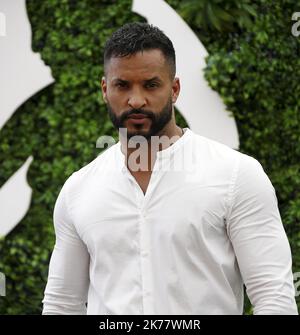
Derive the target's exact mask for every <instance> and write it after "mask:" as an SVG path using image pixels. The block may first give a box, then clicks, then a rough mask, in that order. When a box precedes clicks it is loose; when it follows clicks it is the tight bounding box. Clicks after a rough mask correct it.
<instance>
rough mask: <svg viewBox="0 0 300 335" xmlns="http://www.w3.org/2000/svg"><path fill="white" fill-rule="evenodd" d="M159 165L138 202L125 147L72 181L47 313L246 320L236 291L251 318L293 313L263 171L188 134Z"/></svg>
mask: <svg viewBox="0 0 300 335" xmlns="http://www.w3.org/2000/svg"><path fill="white" fill-rule="evenodd" d="M156 157H157V158H156V161H155V165H154V169H153V170H154V171H153V172H152V175H151V179H150V182H149V185H148V188H147V191H146V193H145V194H144V193H143V191H142V190H141V188H140V186H139V185H138V183H137V181H136V180H135V178H134V177H133V176H132V175H131V173H130V172H129V170H128V168H127V166H126V163H125V162H126V161H125V155H124V154H123V152H122V151H121V143H120V141H119V142H118V143H116V144H115V145H113V146H111V147H110V148H109V149H107V150H105V151H104V152H103V153H102V154H100V155H99V156H98V157H97V158H96V159H94V160H93V161H92V162H91V163H89V164H88V165H86V166H85V167H83V168H82V169H80V170H79V171H77V172H75V173H73V174H72V176H71V177H69V178H68V180H67V181H66V183H65V184H64V186H63V188H62V190H61V192H60V194H59V197H58V198H57V201H56V205H55V209H54V226H55V233H56V243H55V247H54V250H53V253H52V256H51V261H50V266H49V276H48V283H47V286H46V289H45V296H44V300H43V303H44V308H43V314H86V313H87V314H106V315H110V314H242V313H243V300H244V296H243V283H244V284H245V285H246V288H247V294H248V296H249V298H250V300H251V302H252V304H253V306H254V314H297V306H296V303H295V297H294V296H295V288H294V285H293V275H292V271H291V265H292V260H291V251H290V246H289V243H288V240H287V236H286V233H285V231H284V228H283V225H282V222H281V218H280V213H279V210H278V206H277V198H276V193H275V190H274V188H273V186H272V184H271V182H270V180H269V178H268V177H267V175H266V174H265V172H264V170H263V168H262V166H261V164H260V163H259V162H258V161H257V160H256V159H254V158H252V157H250V156H248V155H245V154H242V153H240V152H238V151H236V150H233V149H231V148H229V147H227V146H225V145H223V144H221V143H218V142H215V141H212V140H210V139H208V138H205V137H203V136H200V135H197V134H195V133H194V132H193V131H191V130H190V129H189V128H186V129H185V133H184V135H183V136H182V137H180V138H179V139H178V140H177V141H176V142H175V143H174V144H173V145H171V146H169V147H168V148H166V149H164V150H161V151H159V152H157V155H156ZM175 161H176V164H173V163H174V162H175ZM172 164H173V165H172ZM175 165H176V166H175ZM86 302H87V308H86Z"/></svg>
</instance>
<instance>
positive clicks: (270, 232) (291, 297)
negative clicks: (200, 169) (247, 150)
mask: <svg viewBox="0 0 300 335" xmlns="http://www.w3.org/2000/svg"><path fill="white" fill-rule="evenodd" d="M229 204H230V206H229V213H228V217H227V232H228V235H229V238H230V240H231V242H232V245H233V248H234V251H235V254H236V258H237V261H238V265H239V268H240V271H241V275H242V278H243V281H244V283H245V286H246V292H247V295H248V297H249V299H250V301H251V303H252V306H253V314H298V311H297V305H296V301H295V288H294V284H293V274H292V256H291V249H290V245H289V242H288V239H287V236H286V233H285V230H284V227H283V225H282V221H281V217H280V213H279V209H278V202H277V198H276V193H275V189H274V187H273V185H272V184H271V181H270V179H269V178H268V176H267V175H266V173H265V172H264V170H263V168H262V166H261V164H260V163H259V162H258V161H257V160H256V159H254V158H253V157H250V156H247V155H244V154H243V157H241V159H239V160H238V164H237V166H236V174H235V176H234V180H233V183H232V185H231V191H230V196H229Z"/></svg>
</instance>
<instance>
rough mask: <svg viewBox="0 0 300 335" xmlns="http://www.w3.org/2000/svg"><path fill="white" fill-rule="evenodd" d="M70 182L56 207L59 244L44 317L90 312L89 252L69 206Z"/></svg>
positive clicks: (48, 282) (55, 253) (45, 301)
mask: <svg viewBox="0 0 300 335" xmlns="http://www.w3.org/2000/svg"><path fill="white" fill-rule="evenodd" d="M67 182H68V181H67ZM67 182H66V183H65V185H64V186H63V188H62V190H61V192H60V194H59V196H58V198H57V200H56V203H55V207H54V213H53V219H54V229H55V236H56V242H55V246H54V249H53V252H52V255H51V259H50V264H49V273H48V281H47V285H46V288H45V292H44V299H43V311H42V314H43V315H51V314H52V315H56V314H64V315H68V314H86V312H87V311H86V302H87V292H88V286H89V253H88V251H87V248H86V245H85V244H84V242H83V241H82V240H81V239H80V237H79V236H78V234H77V232H76V229H75V227H74V224H73V223H72V220H71V218H70V214H69V209H68V206H67Z"/></svg>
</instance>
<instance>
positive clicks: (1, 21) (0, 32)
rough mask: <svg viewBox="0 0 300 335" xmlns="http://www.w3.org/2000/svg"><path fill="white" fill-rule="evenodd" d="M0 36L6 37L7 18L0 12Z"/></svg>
mask: <svg viewBox="0 0 300 335" xmlns="http://www.w3.org/2000/svg"><path fill="white" fill-rule="evenodd" d="M0 36H6V17H5V14H4V13H2V12H0Z"/></svg>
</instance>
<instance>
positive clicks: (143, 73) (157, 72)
mask: <svg viewBox="0 0 300 335" xmlns="http://www.w3.org/2000/svg"><path fill="white" fill-rule="evenodd" d="M101 88H102V94H103V99H104V101H105V102H106V104H107V105H108V107H109V110H110V112H111V113H113V114H114V115H115V116H116V117H121V116H122V115H123V116H124V115H127V114H128V113H130V112H131V111H132V110H133V109H139V110H140V111H145V113H146V115H147V113H150V114H152V113H153V115H155V116H158V115H159V114H160V113H162V111H163V110H164V108H167V106H169V108H171V113H172V115H171V118H170V120H169V121H168V122H167V123H166V125H165V126H164V127H163V128H162V129H161V130H159V131H158V132H155V133H154V134H152V135H156V136H159V137H161V136H163V135H165V136H167V137H168V138H172V137H173V136H175V137H178V138H179V137H180V136H181V135H182V131H181V128H180V127H179V126H177V125H176V121H175V113H174V104H175V102H176V100H177V98H178V95H179V92H180V82H179V78H177V77H175V78H172V76H171V71H170V67H169V64H168V63H167V61H166V59H165V57H164V55H163V53H162V52H161V51H160V50H158V49H153V50H147V51H143V52H138V53H136V54H133V55H129V56H126V57H113V58H111V59H110V60H109V62H108V63H107V64H106V71H105V77H103V78H102V81H101ZM152 122H153V121H152V119H151V117H149V118H147V119H146V120H145V122H143V123H142V124H135V123H133V122H132V120H130V119H129V118H125V119H124V122H123V127H125V128H126V129H127V132H128V135H129V138H130V136H132V135H141V136H144V137H145V138H146V140H147V145H148V150H147V152H148V155H149V159H148V162H149V166H148V169H147V171H138V172H134V173H133V174H134V175H135V176H136V177H137V178H140V179H143V178H144V179H147V177H148V178H150V176H149V172H150V174H151V171H152V167H153V165H154V162H155V158H154V157H155V149H154V148H151V141H150V140H149V139H147V135H149V134H150V133H151V124H152ZM120 141H121V148H122V152H123V153H124V154H125V156H126V158H127V163H128V157H129V155H130V154H131V153H132V152H134V151H135V150H136V148H128V141H127V138H124V137H122V136H120ZM173 143H174V141H173ZM169 145H170V144H169ZM169 145H168V144H167V146H169ZM167 146H165V143H164V144H163V145H162V148H161V149H165V148H166V147H167ZM159 149H160V148H159ZM159 149H158V150H159ZM129 170H130V169H129ZM131 172H132V171H131Z"/></svg>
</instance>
